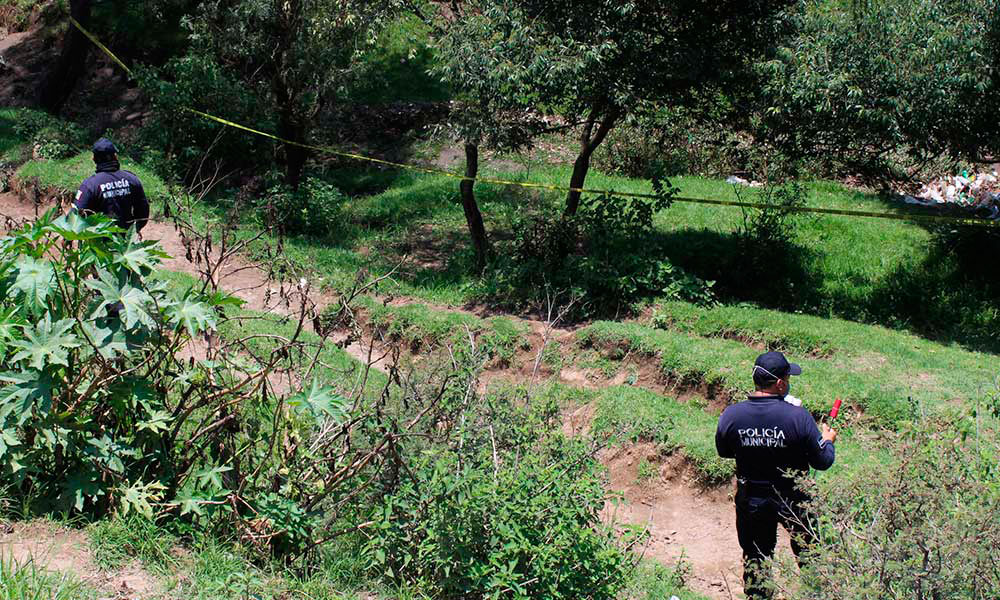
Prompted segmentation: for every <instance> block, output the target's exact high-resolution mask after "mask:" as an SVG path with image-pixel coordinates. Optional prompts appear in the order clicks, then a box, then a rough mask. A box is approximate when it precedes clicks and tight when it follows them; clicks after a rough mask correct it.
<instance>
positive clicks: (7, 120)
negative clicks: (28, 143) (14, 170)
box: [0, 108, 25, 162]
mask: <svg viewBox="0 0 1000 600" xmlns="http://www.w3.org/2000/svg"><path fill="white" fill-rule="evenodd" d="M18 110H19V109H16V108H0V161H5V162H6V161H9V162H18V161H19V160H20V159H21V157H22V156H23V155H24V153H23V151H22V148H21V147H22V146H23V145H24V143H25V140H23V139H22V138H21V136H19V135H17V133H15V132H14V123H15V119H16V118H17V114H18Z"/></svg>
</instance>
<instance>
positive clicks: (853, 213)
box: [69, 16, 1000, 227]
mask: <svg viewBox="0 0 1000 600" xmlns="http://www.w3.org/2000/svg"><path fill="white" fill-rule="evenodd" d="M69 20H70V22H71V23H73V25H74V26H75V27H76V28H77V29H79V30H80V32H81V33H83V35H85V36H87V38H88V39H89V40H90V41H91V42H93V43H94V45H95V46H97V47H98V48H100V49H101V51H103V52H104V53H105V54H107V55H108V57H110V58H111V60H113V61H114V62H115V63H116V64H117V65H118V66H120V67H121V68H122V69H123V70H124V71H125V72H126V73H127V74H128V75H129V76H130V77H131V76H132V69H130V68H128V66H127V65H126V64H125V63H123V62H122V61H121V60H120V59H119V58H118V57H117V56H115V54H114V53H113V52H112V51H111V50H109V49H108V48H107V47H106V46H105V45H104V44H102V43H101V41H100V40H99V39H97V37H96V36H95V35H94V34H92V33H91V32H89V31H87V29H86V28H84V26H83V25H81V24H80V23H79V22H78V21H77V20H76V19H74V18H73V17H72V16H70V17H69ZM182 108H183V110H185V111H187V112H189V113H191V114H194V115H197V116H199V117H201V118H203V119H208V120H209V121H215V122H216V123H219V124H222V125H225V126H227V127H232V128H234V129H240V130H242V131H246V132H248V133H252V134H254V135H259V136H263V137H266V138H270V139H272V140H274V141H276V142H281V143H282V144H288V145H290V146H298V147H299V148H305V149H307V150H314V151H316V152H321V153H323V154H325V155H329V156H340V157H344V158H350V159H353V160H358V161H362V162H369V163H374V164H378V165H384V166H389V167H395V168H398V169H406V170H408V171H416V172H418V173H426V174H430V175H441V176H443V177H450V178H452V179H459V180H462V181H472V182H477V183H486V184H492V185H503V186H514V187H522V188H531V189H542V190H550V191H555V192H579V193H581V194H595V195H599V196H619V197H622V198H657V196H656V194H644V193H641V192H616V191H614V190H595V189H587V188H571V187H564V186H560V185H552V184H547V183H535V182H530V181H511V180H507V179H494V178H491V177H467V176H465V175H458V174H456V173H449V172H448V171H442V170H439V169H431V168H428V167H420V166H417V165H411V164H406V163H398V162H393V161H391V160H384V159H381V158H374V157H371V156H365V155H363V154H354V153H351V152H343V151H341V150H337V149H336V148H331V147H329V146H315V145H312V144H304V143H302V142H295V141H292V140H286V139H284V138H281V137H278V136H276V135H274V134H273V133H267V132H266V131H260V130H258V129H254V128H252V127H248V126H246V125H242V124H240V123H236V122H233V121H229V120H226V119H223V118H222V117H217V116H215V115H212V114H209V113H206V112H202V111H200V110H196V109H193V108H188V107H182ZM671 201H672V202H687V203H691V204H709V205H714V206H739V207H744V208H773V209H777V210H782V211H786V212H797V213H813V214H821V215H837V216H843V217H869V218H875V219H892V220H896V221H925V222H933V223H950V224H954V225H973V226H976V227H1000V220H997V221H990V220H986V219H976V218H972V217H949V216H945V215H914V214H898V213H881V212H871V211H862V210H846V209H839V208H813V207H808V206H791V207H790V206H782V205H780V204H768V203H758V202H737V201H735V200H710V199H707V198H682V197H674V198H671Z"/></svg>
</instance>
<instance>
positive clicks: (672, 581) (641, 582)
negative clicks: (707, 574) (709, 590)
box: [621, 559, 707, 600]
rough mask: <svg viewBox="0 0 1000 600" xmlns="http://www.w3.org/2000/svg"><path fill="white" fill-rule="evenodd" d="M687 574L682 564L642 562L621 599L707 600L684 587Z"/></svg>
mask: <svg viewBox="0 0 1000 600" xmlns="http://www.w3.org/2000/svg"><path fill="white" fill-rule="evenodd" d="M687 576H688V572H687V567H686V566H684V565H683V564H677V565H672V566H667V565H662V564H660V563H658V562H655V561H653V560H649V559H647V560H643V561H642V562H641V563H639V565H638V567H636V569H635V572H634V573H633V574H632V577H631V581H630V582H629V583H628V584H626V587H625V589H624V590H623V591H622V594H621V597H622V598H623V599H627V600H666V599H668V598H670V597H671V596H677V597H678V598H679V599H680V600H707V597H706V596H703V595H701V594H699V593H697V592H693V591H691V590H689V589H688V588H687V587H686V586H685V585H684V583H685V580H686V579H687Z"/></svg>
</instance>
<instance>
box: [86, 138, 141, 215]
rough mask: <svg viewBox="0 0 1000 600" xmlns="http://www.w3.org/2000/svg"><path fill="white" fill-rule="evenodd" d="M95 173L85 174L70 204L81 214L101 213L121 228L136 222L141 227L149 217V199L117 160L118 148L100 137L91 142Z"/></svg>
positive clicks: (132, 176) (136, 181) (132, 174)
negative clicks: (92, 144)
mask: <svg viewBox="0 0 1000 600" xmlns="http://www.w3.org/2000/svg"><path fill="white" fill-rule="evenodd" d="M94 164H95V165H96V170H97V172H96V173H95V174H94V175H91V176H90V177H88V178H87V179H86V180H85V181H84V182H83V183H82V184H80V190H79V191H78V192H77V193H76V200H75V201H74V202H73V206H74V207H76V210H78V211H80V212H81V213H83V214H88V213H103V214H105V215H108V216H109V217H111V218H112V219H114V220H115V222H116V223H117V224H118V226H119V227H121V228H123V229H128V228H129V227H130V226H132V225H135V229H136V231H139V230H141V229H142V228H143V227H145V225H146V221H148V220H149V201H148V200H147V199H146V193H145V191H143V189H142V182H141V181H139V178H138V177H136V176H135V174H134V173H132V172H130V171H125V170H123V169H122V168H121V165H120V164H119V163H118V149H117V148H115V145H114V144H113V143H111V141H110V140H107V139H105V138H101V139H99V140H97V142H96V143H95V144H94Z"/></svg>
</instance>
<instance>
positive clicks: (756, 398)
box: [747, 394, 784, 402]
mask: <svg viewBox="0 0 1000 600" xmlns="http://www.w3.org/2000/svg"><path fill="white" fill-rule="evenodd" d="M747 400H750V401H751V402H754V401H764V400H784V397H783V396H779V395H778V394H768V395H766V396H754V395H752V394H747Z"/></svg>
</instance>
